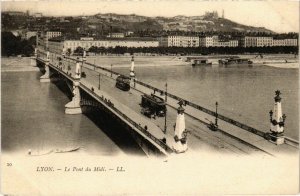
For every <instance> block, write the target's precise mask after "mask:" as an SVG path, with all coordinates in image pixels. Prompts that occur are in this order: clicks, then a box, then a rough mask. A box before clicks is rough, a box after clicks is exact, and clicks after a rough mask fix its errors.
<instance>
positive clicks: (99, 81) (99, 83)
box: [98, 73, 101, 90]
mask: <svg viewBox="0 0 300 196" xmlns="http://www.w3.org/2000/svg"><path fill="white" fill-rule="evenodd" d="M100 79H101V75H100V73H99V86H98V89H99V90H100Z"/></svg>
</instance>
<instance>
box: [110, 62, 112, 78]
mask: <svg viewBox="0 0 300 196" xmlns="http://www.w3.org/2000/svg"><path fill="white" fill-rule="evenodd" d="M112 66H113V65H112V64H110V77H111V78H112Z"/></svg>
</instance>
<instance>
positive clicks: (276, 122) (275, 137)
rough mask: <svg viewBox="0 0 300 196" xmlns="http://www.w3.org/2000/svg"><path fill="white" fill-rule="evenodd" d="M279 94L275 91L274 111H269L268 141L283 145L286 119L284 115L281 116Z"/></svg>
mask: <svg viewBox="0 0 300 196" xmlns="http://www.w3.org/2000/svg"><path fill="white" fill-rule="evenodd" d="M280 94H281V92H280V91H279V90H277V91H276V92H275V95H276V96H275V97H274V100H275V104H274V111H272V110H271V111H270V112H269V114H270V124H271V128H270V132H271V133H269V137H270V141H271V142H274V143H275V144H277V145H278V144H283V143H284V123H285V119H286V115H285V114H282V108H281V97H280Z"/></svg>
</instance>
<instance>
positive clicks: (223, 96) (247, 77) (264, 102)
mask: <svg viewBox="0 0 300 196" xmlns="http://www.w3.org/2000/svg"><path fill="white" fill-rule="evenodd" d="M128 64H129V63H128ZM113 70H114V71H117V72H120V73H122V74H126V75H127V74H128V73H129V66H128V67H126V68H124V67H115V68H113ZM298 71H299V69H288V68H275V67H269V66H254V67H246V66H245V67H230V68H225V67H192V66H189V65H186V64H185V65H177V66H139V65H138V63H136V64H135V72H136V77H137V79H139V80H141V81H144V82H146V83H149V84H150V85H153V86H155V87H158V88H161V89H165V83H166V82H167V84H168V92H170V93H172V94H175V95H178V96H180V97H182V98H185V99H187V100H190V101H192V102H194V103H197V104H199V105H201V106H203V107H206V108H208V109H211V110H215V102H216V101H217V102H218V103H219V107H218V111H219V113H220V114H223V115H225V116H228V117H230V118H233V119H236V120H238V121H240V122H242V123H245V124H248V125H250V126H253V127H255V128H258V129H260V130H262V131H265V132H267V131H269V129H270V128H269V127H270V123H269V122H270V121H269V118H270V117H269V111H270V110H271V109H272V110H273V106H274V96H275V91H276V90H277V89H279V90H280V91H281V92H282V95H281V97H282V108H283V113H285V114H286V115H287V119H286V126H285V134H286V135H287V136H289V137H291V138H294V139H297V140H299V136H298V135H299V133H298V130H299V121H298V119H299V113H298V110H299V102H298V93H299V91H298V89H299V82H298V78H299V73H298Z"/></svg>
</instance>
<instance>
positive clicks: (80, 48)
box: [74, 46, 84, 55]
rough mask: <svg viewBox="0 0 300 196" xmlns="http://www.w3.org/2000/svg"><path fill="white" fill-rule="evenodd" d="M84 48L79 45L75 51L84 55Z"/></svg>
mask: <svg viewBox="0 0 300 196" xmlns="http://www.w3.org/2000/svg"><path fill="white" fill-rule="evenodd" d="M83 50H84V49H83V48H82V47H80V46H78V47H77V48H76V49H75V50H74V53H76V54H78V55H83Z"/></svg>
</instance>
